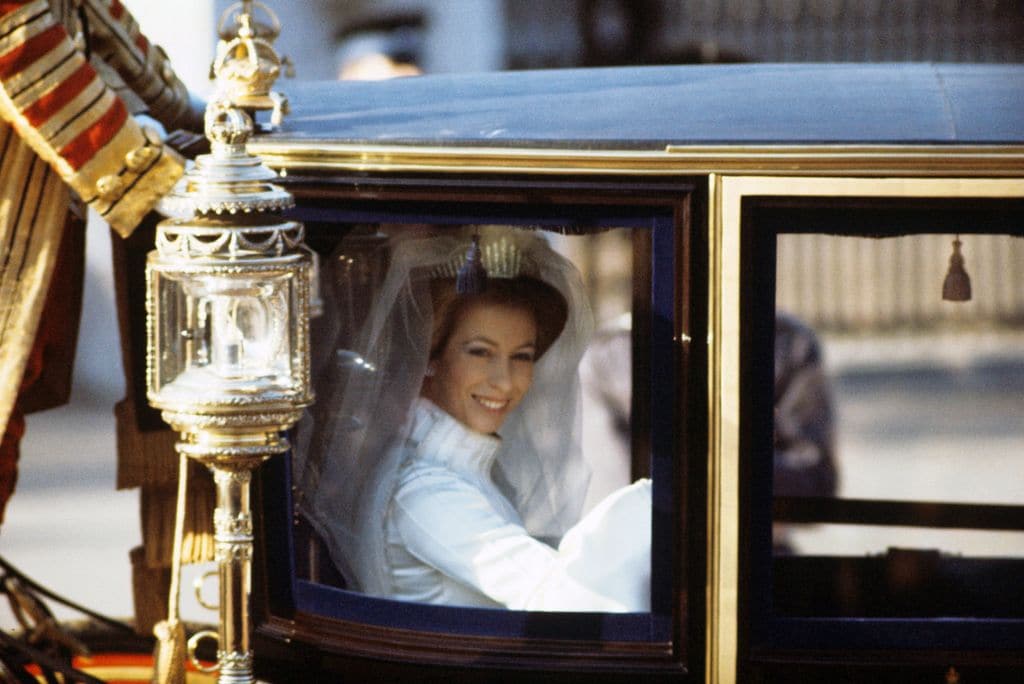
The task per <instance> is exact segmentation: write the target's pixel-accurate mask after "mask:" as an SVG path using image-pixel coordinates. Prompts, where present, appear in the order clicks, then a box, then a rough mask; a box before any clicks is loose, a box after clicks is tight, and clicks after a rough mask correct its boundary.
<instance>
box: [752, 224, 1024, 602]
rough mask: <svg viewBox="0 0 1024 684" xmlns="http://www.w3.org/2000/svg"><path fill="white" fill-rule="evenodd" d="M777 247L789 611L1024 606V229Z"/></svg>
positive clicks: (780, 581)
mask: <svg viewBox="0 0 1024 684" xmlns="http://www.w3.org/2000/svg"><path fill="white" fill-rule="evenodd" d="M931 215H932V216H934V212H933V213H932V214H931ZM940 220H941V219H940ZM871 225H873V226H875V227H881V228H882V229H884V228H886V226H885V225H884V223H880V222H873V223H871ZM1018 227H1019V224H1018ZM892 229H893V232H894V233H898V232H899V229H898V227H897V226H894V227H892ZM954 241H955V242H954ZM775 249H776V258H775V266H776V268H775V271H776V274H775V301H774V305H775V321H774V325H775V345H774V364H773V367H774V378H773V381H772V382H773V386H774V411H773V413H774V425H773V428H772V434H773V449H774V459H773V472H772V476H771V481H772V502H773V510H774V516H773V517H774V523H773V526H772V531H771V533H772V534H771V546H772V555H773V559H774V560H773V563H772V569H771V580H770V582H771V587H772V588H771V598H770V601H771V611H772V613H773V614H774V615H776V616H783V617H883V618H894V617H913V618H923V617H969V618H1011V617H1013V618H1020V617H1021V615H1022V610H1021V607H1022V606H1024V592H1022V589H1021V583H1020V577H1021V576H1022V573H1024V480H1022V478H1020V477H1018V476H1017V473H1019V472H1020V470H1021V467H1022V465H1024V464H1022V461H1021V458H1022V450H1021V447H1022V445H1024V288H1022V282H1024V281H1022V280H1021V276H1020V274H1021V273H1022V272H1024V239H1022V236H1021V235H1008V234H979V233H971V234H964V235H960V236H956V235H955V234H953V233H952V231H951V233H950V234H909V235H907V234H902V235H901V234H894V235H891V236H885V237H865V236H856V235H841V234H840V235H835V234H824V233H820V232H806V233H789V234H786V233H780V234H779V235H778V236H777V240H776V244H775ZM961 257H962V259H961Z"/></svg>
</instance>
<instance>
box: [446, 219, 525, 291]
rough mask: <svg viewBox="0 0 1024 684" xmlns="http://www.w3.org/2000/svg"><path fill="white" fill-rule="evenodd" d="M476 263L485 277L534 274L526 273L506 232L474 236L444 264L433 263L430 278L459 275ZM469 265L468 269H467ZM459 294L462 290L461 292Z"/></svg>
mask: <svg viewBox="0 0 1024 684" xmlns="http://www.w3.org/2000/svg"><path fill="white" fill-rule="evenodd" d="M474 262H475V263H478V264H479V267H480V268H482V269H483V270H484V271H485V273H484V276H485V277H486V278H515V277H516V276H521V275H535V274H534V273H532V272H529V271H530V269H529V268H527V266H526V261H525V260H524V259H523V255H522V252H521V251H520V249H519V246H518V245H517V244H516V243H515V241H514V240H512V239H510V238H509V237H508V236H507V235H496V236H492V237H486V238H483V239H481V237H480V235H479V234H477V235H474V236H473V240H472V242H471V243H470V244H469V245H468V246H467V247H461V246H460V247H459V248H458V250H456V251H454V252H453V253H452V255H451V257H450V258H449V259H448V260H447V261H445V262H444V263H442V264H440V265H439V266H436V267H435V268H434V270H433V271H432V272H431V274H430V276H431V278H454V279H456V280H458V279H459V277H460V271H461V272H463V273H466V271H467V270H469V269H473V268H474V267H473V266H471V264H472V263H474ZM467 267H468V268H467ZM460 294H462V292H461V291H460Z"/></svg>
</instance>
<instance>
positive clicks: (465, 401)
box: [423, 302, 537, 434]
mask: <svg viewBox="0 0 1024 684" xmlns="http://www.w3.org/2000/svg"><path fill="white" fill-rule="evenodd" d="M536 344H537V325H536V323H535V321H534V318H533V314H532V313H531V312H530V311H527V310H525V309H522V308H519V307H515V306H507V305H503V304H494V303H484V302H481V303H479V304H474V305H472V306H470V307H468V308H467V309H466V310H465V311H464V312H463V313H462V315H461V316H460V317H459V320H458V321H457V322H456V324H455V327H454V328H453V330H452V334H451V337H450V338H449V339H448V343H447V344H446V345H445V347H444V348H443V349H442V350H441V353H440V354H439V355H438V356H437V358H435V359H433V360H432V361H431V362H430V371H429V372H428V374H427V378H426V379H425V381H424V385H423V395H424V396H425V397H427V398H428V399H430V400H431V401H433V402H434V403H435V404H437V405H438V406H439V407H441V408H442V409H444V410H445V411H446V412H447V413H448V414H450V415H451V416H452V417H454V418H455V419H456V420H458V421H459V422H461V423H462V424H463V425H465V426H466V427H468V428H470V429H471V430H475V431H477V432H483V433H485V434H490V433H494V432H497V431H498V428H500V427H501V426H502V424H503V423H504V422H505V419H506V418H507V417H508V415H509V414H510V413H511V412H512V411H513V410H515V408H516V407H517V406H518V405H519V402H520V401H522V399H523V397H524V396H525V395H526V392H527V390H529V389H530V385H531V384H532V383H533V363H534V356H535V355H536Z"/></svg>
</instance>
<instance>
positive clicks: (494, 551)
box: [391, 469, 650, 612]
mask: <svg viewBox="0 0 1024 684" xmlns="http://www.w3.org/2000/svg"><path fill="white" fill-rule="evenodd" d="M643 497H644V495H643V493H642V492H641V493H640V495H639V496H636V497H634V498H637V499H638V501H637V504H638V506H637V508H642V507H643V506H644V502H643ZM646 511H647V513H646V516H647V527H648V528H649V526H650V525H649V520H650V497H649V492H648V493H647V498H646ZM391 522H392V523H393V524H394V525H395V526H396V528H397V530H398V531H399V533H400V535H401V538H402V541H403V543H404V544H405V547H406V549H407V550H408V551H409V553H411V554H412V555H414V556H415V557H416V558H418V559H419V560H421V561H422V562H423V563H426V564H428V565H430V566H431V567H433V568H435V569H437V570H438V571H440V572H441V573H443V574H445V575H447V576H449V577H451V578H453V579H455V580H458V581H459V582H462V583H464V584H466V585H469V586H472V587H474V588H476V589H477V590H478V591H480V592H481V593H483V594H485V595H486V596H488V597H490V598H491V599H493V600H494V601H497V602H498V603H500V604H502V605H504V606H506V607H508V608H512V609H518V610H564V611H600V612H626V611H642V610H646V609H647V608H646V605H636V604H635V603H629V602H626V601H624V600H623V595H624V593H623V592H622V591H621V590H620V588H621V586H627V585H631V584H635V581H636V578H632V577H625V576H617V577H616V576H607V575H602V574H601V573H588V572H580V570H581V569H583V568H582V566H581V564H580V562H579V561H580V560H581V558H582V556H581V550H582V549H583V548H585V547H586V546H587V542H586V537H588V536H590V535H591V534H593V532H594V530H595V529H597V528H596V526H594V525H592V526H591V527H593V528H594V529H591V530H587V531H581V532H580V533H578V534H576V535H573V536H570V535H567V539H570V538H574V539H575V540H576V541H575V542H574V543H572V544H570V545H569V548H567V549H565V550H564V551H560V550H558V549H554V548H552V547H550V546H548V545H547V544H544V543H542V542H540V541H538V540H536V539H534V538H533V537H531V536H530V535H529V533H528V532H527V531H526V529H525V528H523V527H522V525H520V524H517V523H516V522H514V521H510V520H509V519H508V518H507V517H506V516H504V515H502V514H501V513H500V512H499V511H498V510H496V508H495V506H494V504H493V503H492V501H491V500H490V499H489V498H488V497H487V496H486V495H485V494H484V492H482V491H481V490H480V489H479V488H477V487H475V486H474V485H472V484H471V483H469V482H467V481H464V480H461V479H458V478H456V477H453V476H452V475H451V474H450V473H448V472H446V471H444V470H443V469H438V470H437V471H427V472H424V473H421V474H419V475H418V476H417V477H416V478H414V479H412V480H410V481H407V482H405V483H403V485H402V486H401V487H400V488H399V490H398V491H397V493H396V495H395V499H394V502H393V508H392V511H391ZM640 536H641V537H642V535H640ZM635 538H636V535H634V538H633V541H635ZM617 542H618V546H619V548H618V550H616V548H615V544H605V549H606V550H607V552H608V553H610V554H612V555H613V557H610V558H606V559H604V560H605V561H606V562H608V563H614V562H617V561H618V558H617V557H618V556H620V555H621V553H622V552H623V545H625V546H629V545H630V544H631V540H630V539H629V538H625V539H619V540H617ZM641 543H642V542H641ZM646 546H647V552H646V554H643V555H644V557H645V558H647V559H648V560H647V561H646V566H645V567H644V568H643V571H644V572H645V573H649V567H650V564H649V548H650V542H649V535H648V542H647V544H646ZM584 555H585V554H584ZM587 559H588V560H594V558H593V556H592V555H591V556H588V557H587ZM645 580H646V578H644V580H642V581H643V582H644V583H645V586H646V582H645ZM630 594H631V592H625V595H627V596H628V595H630ZM644 599H645V600H646V596H645V597H644Z"/></svg>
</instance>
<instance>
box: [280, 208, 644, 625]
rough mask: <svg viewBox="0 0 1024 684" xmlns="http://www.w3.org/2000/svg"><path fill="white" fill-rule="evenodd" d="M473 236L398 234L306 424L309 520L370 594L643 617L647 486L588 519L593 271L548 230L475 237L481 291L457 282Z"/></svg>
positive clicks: (622, 492) (615, 497)
mask: <svg viewBox="0 0 1024 684" xmlns="http://www.w3.org/2000/svg"><path fill="white" fill-rule="evenodd" d="M470 232H473V233H475V234H477V233H480V231H479V229H478V228H466V229H459V230H451V231H448V232H444V233H441V234H437V235H433V236H430V237H426V238H423V237H422V236H420V237H419V238H413V239H405V240H399V241H397V242H398V244H397V245H396V246H395V248H394V250H393V251H392V253H391V259H390V266H389V269H388V272H387V275H386V277H385V279H384V282H383V284H382V286H381V288H380V290H379V293H378V295H377V297H376V299H375V303H374V306H373V309H372V310H371V311H370V312H369V313H368V315H367V320H366V322H365V325H364V326H363V328H364V330H363V333H362V336H361V337H360V338H359V339H358V340H356V341H355V343H354V349H349V350H345V353H344V354H343V355H342V357H343V358H344V359H346V362H345V363H344V364H342V365H343V366H345V368H344V376H345V377H344V378H339V382H332V383H330V385H329V386H331V387H334V388H336V390H335V391H332V396H330V397H328V398H327V400H326V401H324V399H323V397H321V407H320V409H319V410H320V414H319V420H318V421H317V423H318V426H313V427H309V426H307V430H310V431H311V432H313V433H315V436H314V437H313V438H312V441H311V447H310V448H309V449H307V450H306V451H307V454H308V455H307V456H306V457H305V459H304V460H303V462H302V464H301V469H300V482H301V484H302V487H301V489H302V494H303V509H304V512H305V514H306V516H307V517H308V518H309V519H310V520H311V521H312V523H313V525H314V527H315V528H316V530H317V532H318V533H319V535H320V536H321V537H322V538H323V539H324V541H325V542H326V543H327V546H328V548H329V549H330V551H331V557H332V560H333V561H334V563H335V565H336V566H337V567H338V569H339V570H340V571H341V573H342V574H343V575H344V577H345V579H346V581H347V583H348V584H349V586H350V587H351V588H357V589H359V590H360V591H362V592H363V593H367V594H371V595H374V596H381V597H387V598H392V599H399V600H406V601H416V602H421V603H431V604H440V605H457V606H477V607H491V608H499V607H504V608H513V609H521V610H562V611H603V612H640V611H646V610H648V607H649V604H650V591H649V584H650V580H649V577H650V516H651V490H650V482H649V481H648V480H642V481H640V482H638V483H636V484H634V485H630V486H626V487H623V488H620V489H619V490H617V491H615V492H613V493H612V494H611V495H610V496H608V497H607V499H605V501H604V502H602V503H601V504H599V505H597V506H596V507H594V509H593V510H591V511H590V512H588V513H587V515H586V516H581V512H582V505H583V501H584V497H585V495H586V492H587V486H588V470H587V467H586V465H585V462H584V460H583V458H582V454H581V453H580V448H579V441H580V439H579V434H578V430H577V426H578V425H579V422H580V421H579V415H578V404H579V383H578V381H577V376H578V365H579V360H580V357H581V356H582V354H583V351H584V350H585V349H586V346H587V344H588V341H589V338H590V333H591V330H592V328H593V322H592V315H591V311H590V305H589V302H588V298H587V296H586V293H585V289H584V286H583V281H582V278H581V276H580V274H579V272H578V271H577V269H576V267H575V266H574V265H573V264H572V262H570V261H569V260H568V259H566V258H565V257H563V256H561V255H560V254H558V253H557V252H556V251H555V250H553V249H552V248H551V247H550V246H549V245H548V242H547V240H546V239H545V238H544V237H542V236H541V235H540V234H539V233H538V232H535V231H529V230H517V229H512V228H503V229H496V230H485V231H483V232H482V239H480V238H479V236H478V238H477V239H478V240H479V253H480V260H479V262H478V265H477V266H476V267H475V268H476V269H477V273H476V275H475V276H474V284H473V285H472V286H471V287H464V286H463V285H462V284H460V285H459V286H457V284H456V282H457V278H456V277H454V276H455V275H456V274H457V273H458V272H459V271H464V270H465V269H464V268H463V266H464V263H463V262H464V261H465V260H467V259H468V257H466V254H467V246H468V245H469V244H470V239H469V233H470ZM474 249H476V247H474ZM353 359H355V360H354V361H353ZM623 529H627V530H630V533H629V534H628V535H623V534H622V530H623Z"/></svg>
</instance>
